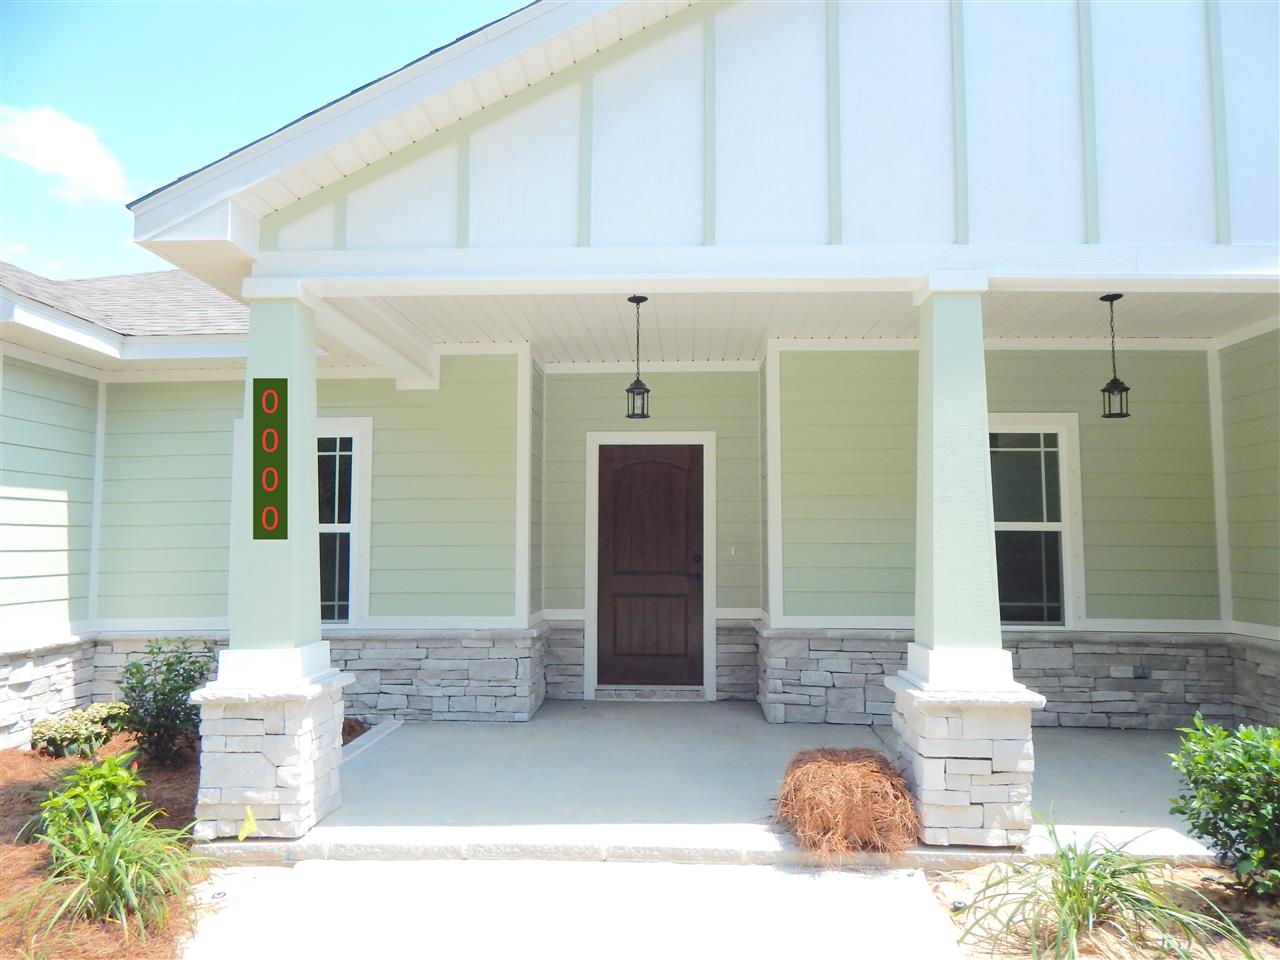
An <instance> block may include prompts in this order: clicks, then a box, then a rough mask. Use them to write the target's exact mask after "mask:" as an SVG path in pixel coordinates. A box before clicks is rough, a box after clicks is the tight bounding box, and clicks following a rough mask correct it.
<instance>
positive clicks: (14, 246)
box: [4, 243, 28, 256]
mask: <svg viewBox="0 0 1280 960" xmlns="http://www.w3.org/2000/svg"><path fill="white" fill-rule="evenodd" d="M4 252H5V256H14V255H16V254H19V253H27V252H28V249H27V245H26V244H25V243H6V244H5V245H4Z"/></svg>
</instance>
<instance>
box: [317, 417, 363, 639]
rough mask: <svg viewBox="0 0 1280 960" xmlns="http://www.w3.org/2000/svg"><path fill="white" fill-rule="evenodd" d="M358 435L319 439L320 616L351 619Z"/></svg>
mask: <svg viewBox="0 0 1280 960" xmlns="http://www.w3.org/2000/svg"><path fill="white" fill-rule="evenodd" d="M354 467H355V438H354V437H343V436H336V437H318V438H316V476H317V479H318V480H319V487H320V489H319V494H320V495H319V502H320V517H319V520H320V619H321V621H322V622H324V623H346V622H347V621H348V620H350V619H351V534H352V532H353V531H352V524H351V482H352V475H353V473H354Z"/></svg>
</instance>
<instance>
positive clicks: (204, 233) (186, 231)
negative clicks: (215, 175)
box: [133, 199, 260, 257]
mask: <svg viewBox="0 0 1280 960" xmlns="http://www.w3.org/2000/svg"><path fill="white" fill-rule="evenodd" d="M149 226H150V225H149V223H148V220H147V218H146V217H143V216H139V217H137V218H136V219H135V220H134V222H133V239H134V240H135V241H136V242H138V243H144V244H145V245H146V246H147V247H148V248H151V246H152V245H153V244H154V245H156V246H159V245H160V244H165V243H195V242H207V241H210V240H222V241H225V242H226V243H229V244H231V245H232V246H233V247H236V248H238V249H239V250H240V251H241V252H242V253H244V254H245V255H246V256H249V257H256V256H257V255H258V234H259V227H260V221H259V220H258V218H257V217H256V216H254V215H253V214H252V213H251V212H250V211H249V210H247V209H245V207H244V205H243V204H241V203H239V202H238V201H236V200H235V199H225V200H221V201H219V202H217V203H214V204H212V205H211V206H209V207H206V208H204V209H202V210H199V211H197V212H196V213H195V214H194V215H192V216H190V217H187V218H186V219H185V220H181V221H179V222H177V223H171V224H168V225H167V226H165V227H163V228H162V229H159V230H156V229H149Z"/></svg>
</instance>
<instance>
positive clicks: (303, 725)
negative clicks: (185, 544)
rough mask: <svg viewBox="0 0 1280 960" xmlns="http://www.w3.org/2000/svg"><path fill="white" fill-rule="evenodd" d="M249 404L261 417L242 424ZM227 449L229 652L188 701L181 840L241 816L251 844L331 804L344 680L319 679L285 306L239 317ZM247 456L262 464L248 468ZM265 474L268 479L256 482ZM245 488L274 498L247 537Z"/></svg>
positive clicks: (305, 323) (310, 381)
mask: <svg viewBox="0 0 1280 960" xmlns="http://www.w3.org/2000/svg"><path fill="white" fill-rule="evenodd" d="M264 379H267V380H271V381H274V382H273V383H271V384H261V383H259V386H261V387H263V388H264V389H265V388H268V387H269V388H272V389H274V390H275V393H274V394H273V395H272V396H271V397H270V399H269V400H267V399H266V398H264V395H263V391H262V390H261V389H255V384H254V381H255V380H258V381H262V380H264ZM260 405H261V406H262V407H263V410H264V412H265V413H267V414H270V415H271V417H270V419H269V420H266V421H263V420H260V421H259V423H258V424H257V425H255V423H254V419H255V417H254V415H255V412H256V411H255V408H256V407H258V406H260ZM268 431H273V432H272V433H271V435H270V437H267V436H266V434H267V432H268ZM235 443H236V445H237V449H236V451H235V457H234V458H233V460H234V463H235V469H234V472H233V476H232V484H233V489H232V495H231V504H232V505H231V575H230V582H229V592H230V596H229V597H228V607H229V610H230V626H231V630H230V634H231V636H230V646H229V647H228V648H227V649H225V650H223V651H222V652H221V653H220V654H219V656H218V672H217V676H216V678H215V679H214V680H213V681H212V682H211V683H209V684H208V685H206V686H205V687H203V688H202V689H200V690H197V691H196V692H195V693H194V694H192V696H191V699H192V701H193V702H194V703H197V704H199V705H200V745H201V752H200V789H199V792H198V793H197V795H196V816H197V817H199V818H200V819H201V822H200V823H198V824H197V825H196V828H195V832H196V836H198V837H201V838H203V839H206V840H217V839H219V838H227V837H234V836H236V835H237V834H238V833H239V831H240V830H241V828H242V826H243V825H244V823H245V821H246V820H247V815H246V813H245V811H246V809H248V810H251V811H252V813H253V819H254V822H255V824H256V827H255V831H254V833H253V834H252V835H253V836H258V837H264V836H265V837H298V836H301V835H303V834H304V833H306V832H307V831H308V830H309V829H311V827H312V826H313V825H314V824H316V823H317V822H318V821H319V820H321V819H322V818H323V817H324V816H325V815H326V814H328V813H329V812H330V811H331V810H333V809H334V808H335V807H337V806H338V805H339V804H340V803H341V792H340V784H339V776H338V766H339V764H340V763H341V761H342V714H343V700H342V688H343V687H344V686H345V685H346V684H348V683H350V682H351V681H352V680H354V679H355V678H354V677H352V676H351V675H350V674H345V673H339V672H338V671H337V670H335V669H334V668H333V667H332V665H331V664H330V662H329V644H328V643H327V642H325V641H323V640H321V638H320V551H319V530H318V521H317V515H318V513H319V504H318V499H319V494H318V490H317V486H316V338H315V316H314V314H313V312H312V311H311V309H310V308H309V307H307V306H306V305H305V304H303V303H301V302H299V301H297V300H288V299H281V300H259V301H254V302H253V303H252V304H251V305H250V312H249V357H248V361H247V363H246V365H245V403H244V417H243V420H242V421H241V423H240V425H239V428H238V429H237V431H236V434H235ZM260 444H261V445H263V449H264V450H267V451H269V452H270V453H271V454H272V456H271V458H270V459H269V460H268V461H264V462H260V463H258V464H256V465H255V463H254V452H255V447H257V446H258V445H260ZM281 452H283V453H284V454H285V455H286V458H285V459H284V460H283V462H282V460H281V458H280V453H281ZM268 468H272V469H274V470H275V471H276V473H275V475H273V476H272V477H271V478H270V479H269V480H267V481H264V478H263V472H264V471H265V470H267V469H268ZM259 485H262V486H263V487H264V488H265V489H268V490H270V489H272V488H274V490H275V491H277V492H276V494H275V496H274V497H270V498H267V500H266V501H264V502H265V503H266V505H267V506H269V507H270V508H271V509H272V510H273V512H272V513H271V515H270V518H269V522H266V523H263V524H261V525H259V523H258V520H260V519H261V518H263V517H264V516H266V515H265V514H264V513H263V510H264V503H263V502H260V503H258V504H257V505H256V506H255V503H254V493H255V488H256V487H258V486H259ZM280 485H283V489H281V487H280ZM282 507H283V508H284V509H281V508H282ZM259 526H261V527H262V529H259ZM255 533H256V534H257V536H255ZM264 533H265V534H269V535H267V536H264V535H263V534H264ZM271 534H273V535H271Z"/></svg>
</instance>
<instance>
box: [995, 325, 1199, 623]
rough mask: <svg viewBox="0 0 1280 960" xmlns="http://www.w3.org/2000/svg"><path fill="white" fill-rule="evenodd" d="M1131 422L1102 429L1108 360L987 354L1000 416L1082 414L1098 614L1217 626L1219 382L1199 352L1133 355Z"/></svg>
mask: <svg viewBox="0 0 1280 960" xmlns="http://www.w3.org/2000/svg"><path fill="white" fill-rule="evenodd" d="M1118 366H1119V373H1120V377H1121V379H1123V380H1124V381H1125V382H1126V383H1127V384H1129V386H1130V388H1131V391H1132V392H1131V393H1130V394H1129V399H1130V410H1131V412H1132V414H1133V415H1132V416H1131V417H1130V418H1129V419H1127V420H1104V419H1102V415H1101V414H1102V401H1101V393H1100V392H1099V391H1100V389H1101V387H1102V384H1103V383H1104V382H1106V380H1108V379H1109V378H1110V376H1111V359H1110V357H1109V356H1108V355H1107V354H1106V353H1103V352H1093V351H1087V352H1084V351H1078V350H1058V351H1051V352H1047V351H1042V352H1035V353H1032V352H1021V351H1004V350H995V351H990V352H988V353H987V380H988V395H989V402H990V406H991V409H992V411H993V412H1002V413H1015V412H1016V413H1022V412H1028V413H1041V412H1062V413H1067V412H1075V413H1077V414H1079V418H1080V460H1081V499H1082V501H1083V519H1084V565H1085V591H1086V602H1087V606H1088V615H1089V616H1090V617H1091V618H1098V619H1138V620H1179V619H1187V620H1213V619H1216V618H1217V617H1218V616H1219V612H1218V572H1217V553H1216V545H1217V535H1216V533H1215V529H1214V515H1213V463H1212V456H1211V453H1210V440H1209V386H1208V384H1209V381H1208V365H1207V363H1206V360H1205V355H1204V354H1203V353H1200V352H1190V351H1188V352H1185V353H1183V352H1173V351H1128V350H1126V351H1124V352H1122V353H1120V354H1119V359H1118Z"/></svg>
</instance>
